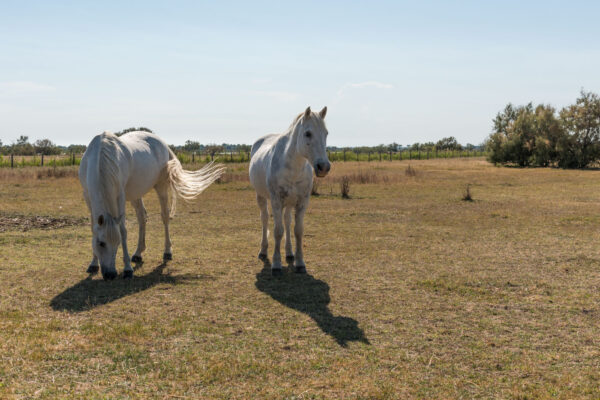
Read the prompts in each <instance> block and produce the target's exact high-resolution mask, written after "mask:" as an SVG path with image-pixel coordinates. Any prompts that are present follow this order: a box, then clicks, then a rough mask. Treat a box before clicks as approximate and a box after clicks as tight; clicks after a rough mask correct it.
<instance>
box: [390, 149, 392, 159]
mask: <svg viewBox="0 0 600 400" xmlns="http://www.w3.org/2000/svg"><path fill="white" fill-rule="evenodd" d="M390 161H392V151H391V150H390Z"/></svg>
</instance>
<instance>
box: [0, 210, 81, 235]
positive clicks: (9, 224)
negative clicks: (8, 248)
mask: <svg viewBox="0 0 600 400" xmlns="http://www.w3.org/2000/svg"><path fill="white" fill-rule="evenodd" d="M85 223H87V218H82V217H70V216H61V217H50V216H44V215H18V214H3V213H0V232H5V231H23V232H26V231H29V230H31V229H45V230H48V229H60V228H65V227H67V226H79V225H84V224H85Z"/></svg>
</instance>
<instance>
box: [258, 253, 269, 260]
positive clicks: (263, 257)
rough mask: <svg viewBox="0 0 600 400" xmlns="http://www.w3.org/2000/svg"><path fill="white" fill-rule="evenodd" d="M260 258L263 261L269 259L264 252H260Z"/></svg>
mask: <svg viewBox="0 0 600 400" xmlns="http://www.w3.org/2000/svg"><path fill="white" fill-rule="evenodd" d="M258 259H259V260H261V261H265V260H266V259H267V255H266V254H263V253H259V254H258Z"/></svg>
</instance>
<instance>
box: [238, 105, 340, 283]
mask: <svg viewBox="0 0 600 400" xmlns="http://www.w3.org/2000/svg"><path fill="white" fill-rule="evenodd" d="M325 114H327V107H324V108H323V109H322V110H321V111H320V112H318V113H313V112H312V111H311V110H310V107H308V108H307V109H306V111H304V112H303V113H301V114H300V115H298V116H297V117H296V118H295V119H294V121H293V122H292V125H290V127H289V128H288V130H287V131H286V132H285V133H282V134H275V135H267V136H264V137H262V138H260V139H259V140H257V141H256V143H254V145H253V146H252V152H251V160H250V182H251V183H252V186H254V189H255V190H256V200H257V202H258V207H259V208H260V216H261V220H262V242H261V245H260V253H259V254H258V257H259V258H260V259H261V260H266V259H267V246H268V240H267V233H268V230H267V225H268V223H269V212H268V209H267V200H269V201H271V210H272V213H273V219H274V222H275V224H274V225H275V229H274V233H275V249H274V251H273V260H272V264H271V272H272V274H273V275H279V274H281V254H280V250H279V249H280V244H281V239H282V237H283V231H284V224H283V223H284V222H285V259H286V261H287V262H292V261H294V267H295V271H296V272H298V273H305V272H306V265H305V264H304V257H303V254H302V234H303V231H304V213H305V212H306V207H307V206H308V199H309V198H310V192H311V189H312V185H313V170H314V171H315V173H316V175H317V176H319V177H323V176H325V175H327V173H328V172H329V169H330V168H331V164H330V163H329V160H328V158H327V150H326V145H327V133H328V132H327V128H326V127H325V122H324V118H325ZM292 208H293V209H294V210H295V212H296V213H295V225H294V235H295V236H296V253H293V252H292V242H291V237H290V225H291V223H292Z"/></svg>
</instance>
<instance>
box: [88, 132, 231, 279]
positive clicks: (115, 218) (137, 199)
mask: <svg viewBox="0 0 600 400" xmlns="http://www.w3.org/2000/svg"><path fill="white" fill-rule="evenodd" d="M223 171H224V168H223V166H221V165H213V164H209V165H206V166H205V167H203V168H202V169H200V170H198V171H185V170H184V169H183V168H182V167H181V164H180V163H179V160H178V159H177V157H176V156H175V154H174V153H173V152H172V151H171V149H169V146H168V145H167V144H166V143H165V142H164V141H163V140H162V139H160V138H159V137H158V136H156V135H154V134H153V133H148V132H130V133H127V134H126V135H123V136H121V137H117V136H115V135H113V134H112V133H109V132H104V133H102V134H101V135H98V136H96V137H95V138H94V139H92V141H91V143H90V145H89V146H88V148H87V150H86V151H85V154H84V155H83V157H82V159H81V165H80V166H79V181H80V182H81V186H83V196H84V197H85V201H86V203H87V205H88V208H89V210H90V213H91V216H92V250H93V259H92V262H91V263H90V266H89V267H88V269H87V272H89V273H95V272H98V262H99V263H100V267H101V269H102V277H103V278H104V279H105V280H108V279H114V278H115V277H116V276H117V270H116V268H115V258H116V255H117V249H118V247H119V242H120V243H121V244H122V246H123V262H124V263H125V268H124V270H123V277H124V278H131V277H133V268H132V267H131V262H130V260H129V253H128V251H127V230H126V229H125V201H126V200H128V201H130V202H131V204H132V205H133V207H134V208H135V211H136V215H137V220H138V224H139V228H140V234H139V239H138V246H137V250H136V251H135V253H134V255H133V257H132V258H131V261H133V262H141V261H142V252H143V251H144V250H145V248H146V243H145V236H146V209H145V208H144V202H143V201H142V196H143V195H144V194H146V193H147V192H148V191H150V189H152V188H154V190H156V193H157V194H158V198H159V200H160V208H161V216H162V221H163V224H164V225H165V251H164V255H163V259H164V260H165V261H166V260H171V259H172V253H171V240H170V238H169V217H172V216H173V215H174V214H175V203H176V198H177V196H179V197H181V198H183V199H185V200H190V199H193V198H195V197H196V196H198V195H199V194H200V193H202V191H203V190H204V189H206V188H207V187H208V186H209V185H210V184H211V183H213V182H214V181H215V180H216V179H218V178H219V177H220V176H221V174H222V173H223ZM169 187H171V189H172V191H173V193H172V196H171V197H172V204H171V212H170V213H169V206H168V197H169Z"/></svg>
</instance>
